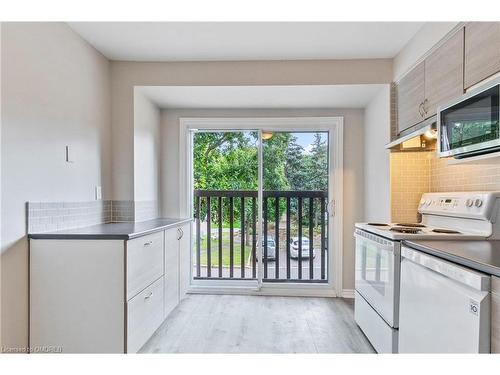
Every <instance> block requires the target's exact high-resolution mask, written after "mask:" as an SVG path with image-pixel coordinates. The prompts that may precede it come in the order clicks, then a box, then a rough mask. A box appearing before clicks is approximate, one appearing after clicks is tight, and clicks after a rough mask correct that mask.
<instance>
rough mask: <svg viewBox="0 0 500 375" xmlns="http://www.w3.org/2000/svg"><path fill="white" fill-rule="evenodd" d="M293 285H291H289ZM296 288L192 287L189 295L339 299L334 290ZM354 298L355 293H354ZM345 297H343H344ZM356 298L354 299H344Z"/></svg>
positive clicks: (299, 285)
mask: <svg viewBox="0 0 500 375" xmlns="http://www.w3.org/2000/svg"><path fill="white" fill-rule="evenodd" d="M287 285H291V284H287ZM292 285H295V287H294V288H273V289H267V288H262V289H259V288H247V287H243V286H241V287H231V288H230V287H220V286H219V287H217V286H201V285H197V286H192V287H191V288H190V289H189V290H188V294H234V295H250V296H280V297H338V296H340V295H337V293H335V291H334V290H333V289H332V288H330V287H329V288H315V289H312V288H304V287H302V285H304V284H292ZM353 296H354V291H353ZM342 297H343V296H342ZM344 298H354V297H344Z"/></svg>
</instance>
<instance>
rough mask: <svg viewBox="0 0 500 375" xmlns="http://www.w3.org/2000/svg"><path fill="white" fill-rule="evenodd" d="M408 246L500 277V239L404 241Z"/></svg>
mask: <svg viewBox="0 0 500 375" xmlns="http://www.w3.org/2000/svg"><path fill="white" fill-rule="evenodd" d="M404 244H405V245H407V246H408V247H411V248H414V249H416V250H420V251H423V252H425V253H428V254H431V255H435V256H437V257H440V258H443V259H446V260H449V261H451V262H454V263H457V264H461V265H463V266H466V267H469V268H473V269H475V270H478V271H481V272H484V273H487V274H490V275H495V276H498V277H500V241H423V240H422V241H404Z"/></svg>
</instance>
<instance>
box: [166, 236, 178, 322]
mask: <svg viewBox="0 0 500 375" xmlns="http://www.w3.org/2000/svg"><path fill="white" fill-rule="evenodd" d="M178 238H179V232H178V230H177V228H171V229H167V230H166V231H165V316H167V315H168V314H169V313H170V312H171V311H172V310H173V309H174V308H175V307H176V306H177V304H178V303H179V239H178Z"/></svg>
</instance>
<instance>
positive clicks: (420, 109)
mask: <svg viewBox="0 0 500 375" xmlns="http://www.w3.org/2000/svg"><path fill="white" fill-rule="evenodd" d="M423 106H424V102H422V103H420V105H419V106H418V113H420V116H421V117H424V113H423Z"/></svg>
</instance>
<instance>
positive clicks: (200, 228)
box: [193, 190, 328, 282]
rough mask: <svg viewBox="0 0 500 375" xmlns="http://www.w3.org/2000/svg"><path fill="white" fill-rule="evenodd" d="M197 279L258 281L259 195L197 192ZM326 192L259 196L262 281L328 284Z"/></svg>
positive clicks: (283, 192) (232, 191)
mask: <svg viewBox="0 0 500 375" xmlns="http://www.w3.org/2000/svg"><path fill="white" fill-rule="evenodd" d="M194 197H195V201H194V207H195V219H196V246H195V251H196V255H195V259H194V269H193V272H194V277H195V279H232V280H235V279H255V278H256V277H257V262H258V261H259V259H258V257H257V220H258V218H257V212H258V207H257V204H258V202H257V191H248V190H229V191H223V190H195V192H194ZM327 197H328V195H327V192H325V191H264V192H263V202H262V203H263V228H262V229H263V233H262V234H263V236H262V237H263V243H262V246H263V254H262V261H263V281H265V282H275V281H283V282H326V281H327V279H328V274H327V264H328V248H327V242H328V241H327V236H328V233H327V230H328V229H327V228H328V225H327V213H326V207H327Z"/></svg>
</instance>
